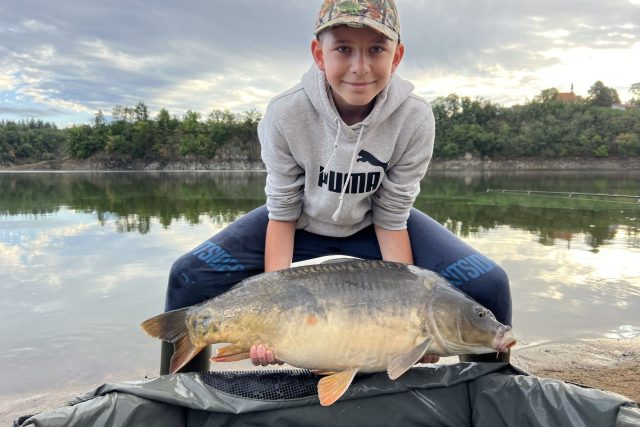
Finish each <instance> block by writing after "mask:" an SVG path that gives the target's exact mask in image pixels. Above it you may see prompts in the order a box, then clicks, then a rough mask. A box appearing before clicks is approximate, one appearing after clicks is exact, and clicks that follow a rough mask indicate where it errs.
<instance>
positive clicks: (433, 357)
mask: <svg viewBox="0 0 640 427" xmlns="http://www.w3.org/2000/svg"><path fill="white" fill-rule="evenodd" d="M438 360H440V356H438V355H437V354H425V355H424V356H423V357H422V359H420V360H418V363H438Z"/></svg>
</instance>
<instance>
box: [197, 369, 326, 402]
mask: <svg viewBox="0 0 640 427" xmlns="http://www.w3.org/2000/svg"><path fill="white" fill-rule="evenodd" d="M198 376H199V377H200V379H201V380H202V382H203V383H205V384H207V385H208V386H209V387H212V388H214V389H216V390H220V391H222V392H225V393H228V394H232V395H234V396H239V397H244V398H248V399H260V400H286V399H298V398H302V397H309V396H315V395H316V394H317V393H318V389H317V384H318V379H319V377H318V376H317V375H314V374H312V373H311V372H308V371H293V370H286V371H259V372H238V371H231V372H201V373H199V374H198Z"/></svg>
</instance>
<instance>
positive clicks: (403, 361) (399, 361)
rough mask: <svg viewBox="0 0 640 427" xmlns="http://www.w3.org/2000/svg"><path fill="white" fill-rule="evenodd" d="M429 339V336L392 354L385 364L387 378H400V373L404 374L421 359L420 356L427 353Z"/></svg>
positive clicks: (431, 339)
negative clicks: (410, 346) (386, 364)
mask: <svg viewBox="0 0 640 427" xmlns="http://www.w3.org/2000/svg"><path fill="white" fill-rule="evenodd" d="M431 341H433V338H432V337H429V338H427V339H426V340H424V341H423V342H422V343H421V344H420V345H418V346H417V347H414V348H413V349H412V350H410V351H408V352H406V353H402V354H398V355H396V356H393V357H392V358H391V360H390V361H389V365H388V366H387V373H388V374H389V378H391V379H392V380H396V379H398V378H400V375H402V374H404V373H405V372H407V371H408V370H409V369H411V367H412V366H413V365H415V364H416V363H418V360H420V359H422V356H424V355H425V354H427V350H428V349H429V345H430V344H431Z"/></svg>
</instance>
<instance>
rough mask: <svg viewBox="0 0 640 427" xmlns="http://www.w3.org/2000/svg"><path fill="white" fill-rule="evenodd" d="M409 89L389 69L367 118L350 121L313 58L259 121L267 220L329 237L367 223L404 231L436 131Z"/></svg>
mask: <svg viewBox="0 0 640 427" xmlns="http://www.w3.org/2000/svg"><path fill="white" fill-rule="evenodd" d="M412 91H413V85H412V84H411V83H409V82H407V81H405V80H402V79H401V78H399V77H397V76H395V75H393V76H392V78H391V81H390V82H389V84H388V85H387V86H386V87H385V88H384V89H383V90H382V92H380V93H379V94H378V96H377V98H376V102H375V106H374V108H373V110H372V111H371V113H370V114H369V115H368V116H367V118H366V119H365V120H363V121H362V122H360V123H357V124H355V125H352V126H348V125H347V124H345V123H344V122H343V121H342V119H341V118H340V115H339V114H338V112H337V110H336V108H335V105H334V103H333V100H332V98H331V95H330V94H329V91H328V89H327V81H326V78H325V75H324V72H322V71H321V70H319V69H318V68H317V67H316V66H315V64H314V65H313V66H312V67H311V69H310V70H309V71H308V72H307V73H305V74H304V76H303V77H302V82H301V83H300V84H298V85H296V86H294V87H293V88H291V89H289V90H287V91H286V92H284V93H282V94H280V95H278V96H276V97H275V98H274V99H272V100H271V102H270V103H269V106H268V107H267V111H266V113H265V116H264V118H263V119H262V120H261V121H260V123H259V125H258V137H259V138H260V144H261V147H262V160H263V162H264V163H265V165H266V168H267V181H266V187H265V192H266V195H267V208H268V210H269V218H270V219H274V220H279V221H295V220H297V228H298V229H304V230H307V231H309V232H311V233H315V234H320V235H323V236H332V237H345V236H349V235H351V234H353V233H356V232H357V231H360V230H361V229H363V228H365V227H367V226H369V225H371V224H372V223H373V224H376V225H378V226H380V227H382V228H385V229H388V230H402V229H405V228H406V225H407V218H408V217H409V211H410V209H411V206H412V205H413V202H414V200H415V198H416V196H417V195H418V193H419V192H420V180H421V179H422V178H423V176H424V174H425V173H426V171H427V166H428V164H429V160H430V159H431V154H432V152H433V141H434V137H435V123H434V117H433V112H432V111H431V107H430V106H429V104H428V103H427V102H425V101H424V100H422V99H421V98H419V97H417V96H416V95H414V94H412Z"/></svg>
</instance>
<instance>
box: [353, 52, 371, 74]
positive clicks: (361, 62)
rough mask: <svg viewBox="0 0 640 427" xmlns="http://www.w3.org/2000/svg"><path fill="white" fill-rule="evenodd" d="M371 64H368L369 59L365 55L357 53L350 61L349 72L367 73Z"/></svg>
mask: <svg viewBox="0 0 640 427" xmlns="http://www.w3.org/2000/svg"><path fill="white" fill-rule="evenodd" d="M370 69H371V66H370V64H369V59H368V58H367V55H364V54H357V55H355V56H354V58H353V61H352V62H351V72H353V73H354V74H358V75H363V74H367V73H368V72H369V70H370Z"/></svg>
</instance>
